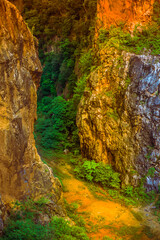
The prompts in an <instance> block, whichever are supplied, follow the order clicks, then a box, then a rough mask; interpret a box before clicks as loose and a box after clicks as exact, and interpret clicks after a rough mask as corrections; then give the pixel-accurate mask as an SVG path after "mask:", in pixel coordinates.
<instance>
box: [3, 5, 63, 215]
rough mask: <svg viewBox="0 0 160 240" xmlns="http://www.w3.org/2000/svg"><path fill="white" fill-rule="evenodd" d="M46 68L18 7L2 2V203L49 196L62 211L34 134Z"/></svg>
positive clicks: (58, 188)
mask: <svg viewBox="0 0 160 240" xmlns="http://www.w3.org/2000/svg"><path fill="white" fill-rule="evenodd" d="M41 73H42V68H41V64H40V61H39V59H38V55H37V51H36V48H35V43H34V39H33V36H32V35H31V33H30V31H29V29H28V28H27V26H26V24H25V23H24V21H23V19H22V17H21V16H20V14H19V12H18V10H17V9H16V8H15V7H14V6H13V5H12V4H11V3H9V2H8V1H6V0H0V143H1V144H0V194H1V197H2V201H3V202H4V203H7V202H10V201H13V200H15V199H18V200H21V199H25V198H26V197H33V198H34V199H36V198H40V197H42V196H50V198H51V199H52V200H53V206H54V208H55V211H57V212H61V211H62V209H61V207H60V205H61V197H62V196H61V186H60V183H59V181H58V180H57V179H56V178H54V177H53V175H52V172H51V170H50V169H49V168H48V167H47V166H46V165H45V164H43V163H42V162H41V159H40V157H39V155H38V153H37V150H36V148H35V141H34V136H33V131H34V121H35V119H36V107H37V94H36V92H37V87H36V86H38V83H39V80H40V76H41Z"/></svg>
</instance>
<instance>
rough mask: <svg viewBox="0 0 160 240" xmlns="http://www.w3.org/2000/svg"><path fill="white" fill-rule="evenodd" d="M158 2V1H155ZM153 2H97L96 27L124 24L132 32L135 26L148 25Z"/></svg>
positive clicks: (103, 0) (107, 0)
mask: <svg viewBox="0 0 160 240" xmlns="http://www.w3.org/2000/svg"><path fill="white" fill-rule="evenodd" d="M156 1H158V0H156ZM154 2H155V0H123V1H122V0H114V1H110V0H99V1H98V9H97V10H98V13H97V15H98V26H99V27H107V28H108V26H110V25H112V24H114V25H116V26H117V25H118V24H120V23H121V24H122V23H123V24H125V25H126V27H129V29H130V30H131V31H133V29H134V27H135V25H136V24H139V23H140V25H144V24H146V23H148V22H149V21H150V20H151V18H152V14H153V4H154Z"/></svg>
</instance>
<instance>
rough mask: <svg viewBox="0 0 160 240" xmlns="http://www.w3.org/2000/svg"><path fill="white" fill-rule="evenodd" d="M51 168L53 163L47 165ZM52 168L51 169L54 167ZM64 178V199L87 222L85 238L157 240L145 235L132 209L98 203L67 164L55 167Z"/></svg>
mask: <svg viewBox="0 0 160 240" xmlns="http://www.w3.org/2000/svg"><path fill="white" fill-rule="evenodd" d="M49 165H50V166H52V167H53V168H54V167H55V166H56V165H55V164H53V162H52V164H49ZM53 165H54V166H53ZM56 168H57V171H58V172H61V175H63V176H65V177H64V178H63V180H62V182H63V187H64V189H65V191H64V198H65V199H66V201H67V202H68V203H70V204H71V203H76V204H77V206H78V208H77V211H78V214H79V216H83V218H84V219H85V222H86V228H87V231H88V236H89V237H90V239H93V240H103V239H105V238H104V237H106V236H107V237H108V239H107V238H106V239H107V240H110V239H113V240H125V239H126V240H129V239H130V240H149V239H154V240H157V239H158V238H155V237H153V236H152V235H150V236H148V234H147V235H146V233H145V232H144V224H143V222H142V220H137V219H136V218H135V217H134V216H133V214H132V212H131V209H130V208H128V207H125V206H122V205H121V204H120V203H117V202H114V201H110V200H98V199H97V198H95V197H94V196H93V194H92V193H91V191H90V190H89V188H88V186H87V185H86V184H85V182H83V181H80V180H77V179H76V178H75V176H74V175H72V174H71V172H70V168H71V167H70V165H68V164H66V163H65V164H63V165H59V166H58V167H57V166H56Z"/></svg>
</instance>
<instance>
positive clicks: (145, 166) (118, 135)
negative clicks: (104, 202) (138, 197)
mask: <svg viewBox="0 0 160 240" xmlns="http://www.w3.org/2000/svg"><path fill="white" fill-rule="evenodd" d="M100 54H101V67H99V68H98V70H96V71H95V72H93V73H92V74H91V76H90V78H89V79H88V82H87V87H86V89H85V92H84V96H83V98H82V100H81V102H80V105H79V111H78V115H77V124H78V127H79V135H80V142H81V149H82V154H83V156H84V157H87V158H89V159H94V160H96V161H103V162H106V163H110V164H112V166H113V167H114V168H115V169H116V170H117V171H119V172H121V173H122V180H123V183H125V184H129V183H132V184H133V185H137V184H138V182H139V180H140V179H141V177H142V176H144V175H146V174H147V173H148V171H149V169H153V168H154V169H155V170H156V171H155V173H154V174H153V175H154V177H153V176H152V177H149V176H148V178H147V182H146V185H147V187H148V189H149V188H156V189H157V188H158V184H159V176H160V175H159V174H160V160H159V159H160V95H159V94H160V90H159V89H160V87H159V86H160V75H159V73H160V63H159V62H160V57H154V56H151V55H134V54H131V53H126V52H121V51H118V50H116V49H114V48H110V49H108V48H106V49H103V50H102V51H101V52H100Z"/></svg>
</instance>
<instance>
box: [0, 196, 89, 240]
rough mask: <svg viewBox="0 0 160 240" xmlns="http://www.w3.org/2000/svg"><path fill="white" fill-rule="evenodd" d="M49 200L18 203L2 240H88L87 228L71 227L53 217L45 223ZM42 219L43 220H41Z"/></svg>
mask: <svg viewBox="0 0 160 240" xmlns="http://www.w3.org/2000/svg"><path fill="white" fill-rule="evenodd" d="M47 201H49V200H48V199H45V198H42V199H39V200H38V201H36V202H34V201H33V200H31V199H29V200H28V201H26V202H16V203H15V205H14V209H13V210H12V213H11V216H10V219H9V220H8V223H7V226H6V227H5V228H4V231H3V236H2V237H0V239H1V240H13V239H16V240H39V239H45V240H61V239H66V240H67V239H68V240H76V239H77V240H88V239H89V238H88V237H87V235H86V231H85V228H83V227H79V226H71V225H70V223H69V222H68V221H65V220H64V219H63V218H60V217H56V216H54V217H52V219H51V220H50V221H49V222H48V223H44V222H43V220H42V219H43V217H42V216H43V214H44V215H45V214H46V213H47V211H48V209H47V205H46V204H47ZM41 218H42V219H41Z"/></svg>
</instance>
